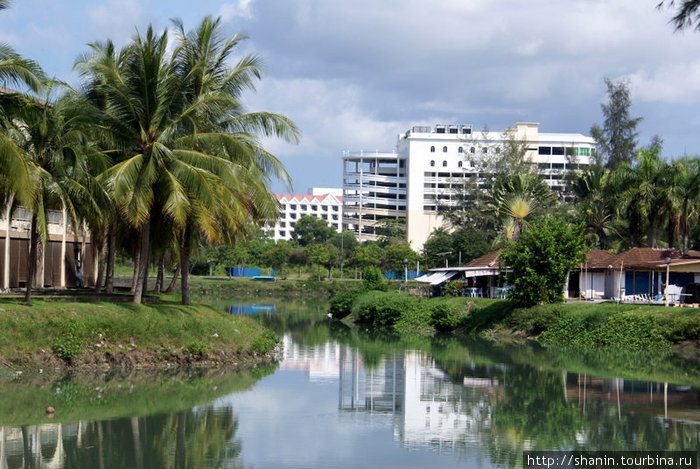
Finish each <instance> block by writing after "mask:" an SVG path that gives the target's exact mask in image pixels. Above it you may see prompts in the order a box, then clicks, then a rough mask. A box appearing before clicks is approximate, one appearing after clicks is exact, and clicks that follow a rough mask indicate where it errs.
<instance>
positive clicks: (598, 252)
mask: <svg viewBox="0 0 700 469" xmlns="http://www.w3.org/2000/svg"><path fill="white" fill-rule="evenodd" d="M586 257H587V258H586V264H585V266H584V267H585V268H587V269H589V270H591V269H592V270H595V269H607V268H608V267H609V266H610V265H612V264H613V262H615V258H616V257H617V255H616V254H613V253H611V252H608V251H603V250H602V249H591V250H590V251H588V255H587V256H586Z"/></svg>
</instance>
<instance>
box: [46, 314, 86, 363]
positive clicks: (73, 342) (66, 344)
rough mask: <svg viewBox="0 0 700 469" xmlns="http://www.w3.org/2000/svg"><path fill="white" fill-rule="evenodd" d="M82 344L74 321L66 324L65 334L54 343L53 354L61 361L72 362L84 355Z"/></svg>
mask: <svg viewBox="0 0 700 469" xmlns="http://www.w3.org/2000/svg"><path fill="white" fill-rule="evenodd" d="M82 349H83V347H82V344H81V341H80V339H79V338H78V333H77V325H76V324H75V322H74V321H70V322H68V323H67V324H66V326H65V329H64V331H63V333H62V334H61V335H60V336H59V337H58V338H57V339H56V340H55V341H54V343H53V352H54V353H55V354H56V356H57V357H58V358H60V359H61V360H65V361H67V362H71V361H72V360H73V359H74V358H75V357H77V356H78V355H80V354H81V353H82Z"/></svg>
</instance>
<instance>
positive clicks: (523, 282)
mask: <svg viewBox="0 0 700 469" xmlns="http://www.w3.org/2000/svg"><path fill="white" fill-rule="evenodd" d="M585 253H586V248H585V244H584V239H583V235H582V230H581V228H579V227H574V226H571V225H569V224H567V223H566V222H565V221H563V220H560V219H557V218H553V217H544V218H541V219H540V220H538V221H537V222H535V223H534V224H533V225H532V227H531V228H530V229H528V230H527V231H524V232H523V233H522V234H521V235H520V237H519V238H518V239H517V240H516V241H515V242H513V243H511V244H509V245H508V246H507V247H506V248H505V249H504V250H503V251H502V252H501V256H500V258H501V262H502V263H503V264H504V265H507V266H508V267H510V268H511V269H512V272H510V273H509V274H508V275H507V277H506V280H507V282H508V283H509V284H510V285H513V287H514V289H513V291H512V298H513V300H515V301H516V302H517V303H519V304H521V305H525V306H532V305H535V304H542V303H555V302H561V301H563V292H564V286H565V284H566V278H567V275H568V273H569V271H570V270H571V269H572V268H574V267H575V266H577V265H578V264H579V263H580V262H581V261H582V260H583V258H584V256H585Z"/></svg>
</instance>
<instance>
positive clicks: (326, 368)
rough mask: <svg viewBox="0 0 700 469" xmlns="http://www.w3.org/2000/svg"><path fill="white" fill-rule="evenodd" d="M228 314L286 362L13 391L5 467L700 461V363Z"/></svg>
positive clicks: (45, 380)
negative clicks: (556, 455) (537, 454)
mask: <svg viewBox="0 0 700 469" xmlns="http://www.w3.org/2000/svg"><path fill="white" fill-rule="evenodd" d="M214 303H215V305H216V306H217V307H219V308H222V309H226V310H227V311H229V312H230V313H231V314H249V315H251V316H252V317H255V318H256V319H257V320H259V321H261V322H262V323H264V324H265V325H266V326H268V327H270V328H272V329H274V330H275V331H277V332H278V333H279V334H280V336H281V337H282V340H283V343H284V352H283V356H282V359H281V361H280V363H279V364H278V365H274V366H271V367H267V368H262V369H258V370H252V371H247V372H239V373H232V372H228V371H226V370H188V371H186V372H179V373H175V372H172V373H154V372H133V373H128V374H121V373H113V374H109V375H102V374H95V375H89V374H88V375H86V374H81V375H77V376H61V377H55V376H54V377H48V376H41V375H39V376H36V375H35V376H23V377H17V378H16V379H13V380H8V381H5V382H3V383H0V393H1V395H2V396H3V398H2V399H1V400H0V425H2V426H0V468H5V467H8V468H15V467H17V468H19V467H37V468H39V467H56V468H74V467H75V468H82V467H84V468H119V467H125V468H127V467H128V468H158V467H193V468H200V467H235V468H238V467H240V468H248V467H250V468H253V467H254V468H358V467H367V468H375V467H376V468H436V467H439V468H452V467H460V468H463V467H468V468H472V467H473V468H477V467H478V468H491V467H497V468H501V467H520V466H521V465H522V454H523V451H526V450H553V449H563V450H568V449H580V450H640V451H652V450H664V451H666V450H692V451H697V449H698V447H699V446H700V445H699V441H700V437H699V435H700V365H699V364H698V362H697V361H689V360H682V359H679V358H675V357H667V356H658V355H651V354H643V353H641V354H640V353H630V352H617V353H613V352H610V351H601V350H557V351H551V350H544V349H541V348H539V347H536V346H527V345H503V344H501V345H495V344H492V343H489V342H486V341H482V340H477V339H471V340H465V339H461V340H460V339H457V338H455V337H452V336H436V337H433V336H426V335H410V336H399V335H395V334H390V333H386V332H381V331H376V330H365V329H357V328H348V327H346V326H345V325H343V324H342V323H339V322H337V321H334V320H332V319H330V318H328V317H327V316H326V303H325V302H320V301H308V300H307V301H302V300H296V301H289V300H267V299H266V300H264V302H260V303H251V302H247V303H241V302H238V301H235V300H231V299H217V300H216V301H215V302H214ZM47 402H50V403H51V404H52V405H54V407H56V409H57V412H56V416H55V417H54V418H53V419H50V418H48V417H47V416H46V415H44V409H45V404H46V403H47Z"/></svg>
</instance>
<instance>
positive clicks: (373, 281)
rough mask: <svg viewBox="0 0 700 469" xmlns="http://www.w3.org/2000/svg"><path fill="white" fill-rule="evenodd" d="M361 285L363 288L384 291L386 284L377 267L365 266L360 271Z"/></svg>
mask: <svg viewBox="0 0 700 469" xmlns="http://www.w3.org/2000/svg"><path fill="white" fill-rule="evenodd" d="M362 286H363V287H364V289H365V290H377V291H386V290H387V287H388V284H387V282H386V281H385V280H384V277H383V276H382V271H381V270H379V268H378V267H372V266H369V267H365V270H364V271H363V272H362Z"/></svg>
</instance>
